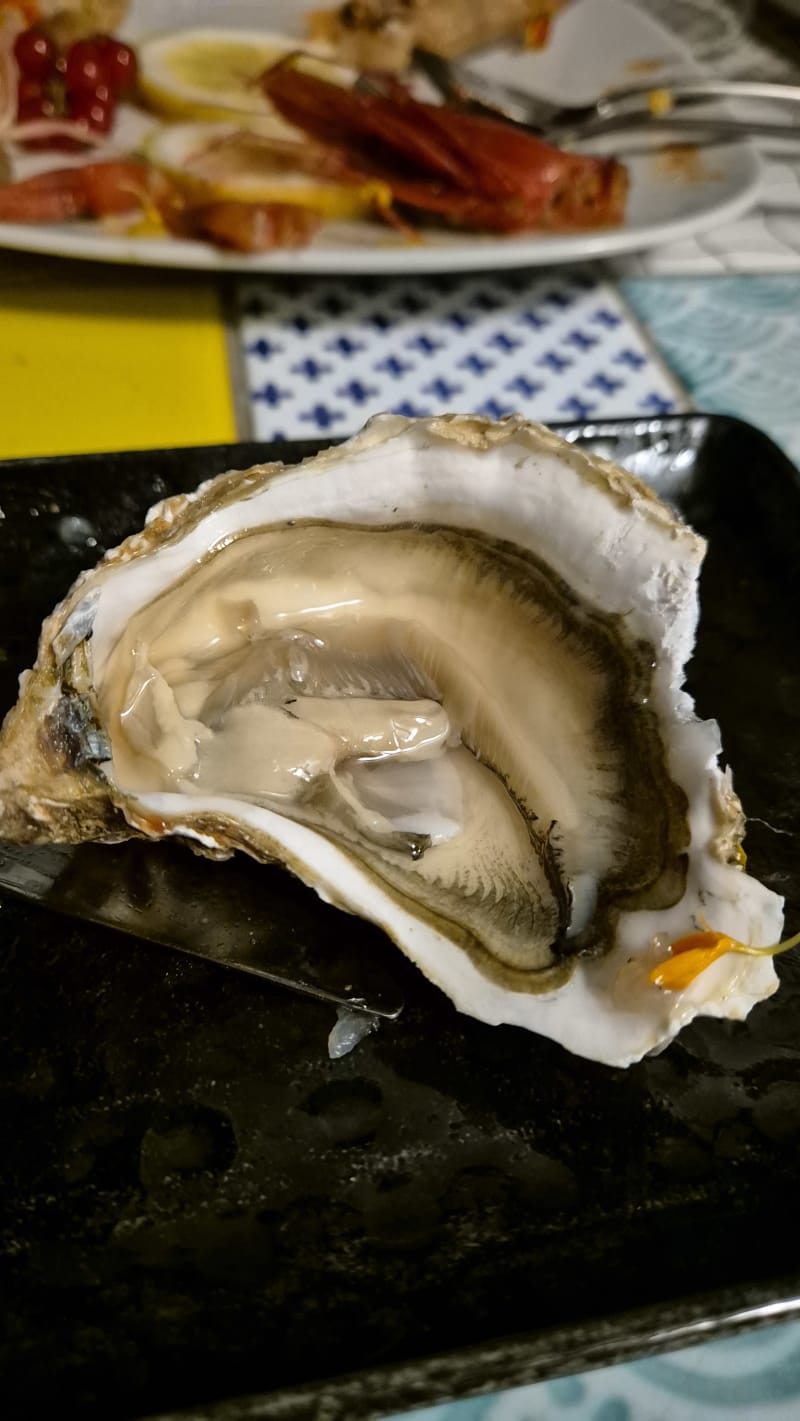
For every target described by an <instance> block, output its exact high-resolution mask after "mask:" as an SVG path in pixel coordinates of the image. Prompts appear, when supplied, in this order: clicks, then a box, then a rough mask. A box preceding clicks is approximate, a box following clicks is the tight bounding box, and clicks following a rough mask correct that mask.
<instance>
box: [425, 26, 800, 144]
mask: <svg viewBox="0 0 800 1421" xmlns="http://www.w3.org/2000/svg"><path fill="white" fill-rule="evenodd" d="M414 63H415V66H416V67H417V68H418V69H419V70H421V71H422V73H423V74H425V75H426V77H427V78H428V79H429V80H430V81H431V83H432V84H433V85H434V86H435V88H436V89H438V91H439V93H440V94H441V95H442V97H443V98H445V99H447V100H448V102H450V103H452V104H455V105H456V106H457V107H459V108H461V109H465V110H468V111H470V112H472V113H483V114H485V115H487V116H489V117H493V118H504V119H506V120H507V121H509V122H511V123H513V124H516V125H517V126H518V127H521V128H525V129H527V130H529V131H532V132H534V133H537V134H539V135H543V136H544V135H546V136H547V137H548V138H558V139H559V141H561V142H564V141H565V140H566V139H574V138H588V137H591V136H592V135H594V134H596V133H605V132H610V131H619V130H620V129H624V128H631V127H638V126H640V125H641V124H642V123H647V124H654V123H662V124H664V125H665V126H667V127H669V128H670V129H673V130H674V129H678V130H679V131H681V130H690V129H691V130H692V131H696V130H697V129H698V128H702V129H709V130H713V131H714V132H715V133H717V134H719V135H720V136H725V135H730V136H734V135H737V134H743V135H751V136H759V135H760V136H762V137H783V138H799V139H800V123H769V122H767V121H765V120H762V119H752V120H750V119H742V118H738V117H735V116H733V115H716V114H715V115H706V114H703V115H697V114H696V115H694V116H688V117H686V116H683V115H678V116H676V115H675V109H676V108H677V107H681V108H683V107H687V108H688V107H691V106H692V105H693V104H702V103H707V102H708V101H709V100H711V99H733V98H737V99H748V100H761V101H762V102H763V101H764V100H768V101H770V102H773V103H779V104H786V105H788V106H792V105H794V106H796V107H797V109H798V112H799V113H800V85H798V84H770V83H761V82H756V81H745V80H716V79H687V80H679V81H676V82H675V83H668V82H667V83H664V84H663V85H659V84H648V85H640V86H637V87H631V88H625V89H616V90H614V91H613V92H611V93H608V94H603V95H601V96H600V97H599V98H598V99H596V100H595V101H594V102H593V103H588V104H557V103H554V102H553V101H552V100H550V99H544V98H541V97H540V96H539V95H537V94H531V93H529V92H528V91H527V90H525V89H519V88H516V87H515V86H513V85H510V84H501V83H498V82H497V81H496V80H494V79H487V78H485V77H484V76H483V75H482V74H478V73H476V72H475V70H473V69H469V68H467V67H466V66H464V65H460V64H453V63H451V62H450V61H449V60H447V59H443V58H441V57H440V56H439V55H437V54H432V53H431V52H430V51H429V50H425V49H415V51H414ZM662 92H663V93H664V95H665V104H664V106H663V107H662V106H661V105H659V103H658V102H657V101H655V102H654V93H655V94H660V93H662Z"/></svg>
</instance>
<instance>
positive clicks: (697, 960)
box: [649, 929, 800, 992]
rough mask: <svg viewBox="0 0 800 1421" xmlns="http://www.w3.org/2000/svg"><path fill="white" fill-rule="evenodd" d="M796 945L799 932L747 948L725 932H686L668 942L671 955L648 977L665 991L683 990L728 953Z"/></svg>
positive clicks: (772, 952) (752, 953) (772, 953)
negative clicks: (779, 939) (782, 938)
mask: <svg viewBox="0 0 800 1421" xmlns="http://www.w3.org/2000/svg"><path fill="white" fill-rule="evenodd" d="M798 944H800V933H796V934H795V936H794V937H790V938H787V939H786V941H785V942H778V943H775V945H774V946H773V947H749V946H748V944H747V943H744V942H737V940H736V938H734V937H728V935H727V933H715V932H713V931H712V930H711V929H708V930H707V931H705V932H701V933H687V934H686V936H685V937H679V938H677V939H676V941H675V942H673V943H672V944H671V945H670V953H671V956H669V957H668V958H667V959H666V960H665V961H664V962H659V964H658V966H657V967H654V968H653V970H652V972H650V974H649V979H650V981H651V982H652V983H653V984H654V986H656V987H662V988H663V990H664V991H665V992H683V991H684V990H685V989H686V988H687V987H689V986H690V985H691V983H692V982H693V981H694V979H695V977H699V975H700V973H701V972H704V971H705V969H706V967H710V966H711V963H712V962H716V961H717V959H718V958H719V957H724V956H725V954H726V953H728V952H739V953H742V954H744V955H745V956H746V957H776V956H777V955H778V953H779V952H788V951H789V949H790V948H792V947H797V946H798Z"/></svg>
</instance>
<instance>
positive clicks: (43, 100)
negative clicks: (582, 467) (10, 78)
mask: <svg viewBox="0 0 800 1421" xmlns="http://www.w3.org/2000/svg"><path fill="white" fill-rule="evenodd" d="M55 111H56V106H55V104H54V103H53V100H52V99H51V98H48V96H47V94H46V93H45V91H44V89H43V88H42V85H41V84H37V82H36V80H35V79H21V80H20V85H19V90H18V92H17V122H18V123H31V122H33V121H34V120H35V119H37V118H53V116H54V114H55Z"/></svg>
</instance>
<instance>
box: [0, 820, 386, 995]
mask: <svg viewBox="0 0 800 1421" xmlns="http://www.w3.org/2000/svg"><path fill="white" fill-rule="evenodd" d="M0 890H3V891H5V892H7V893H10V894H13V895H14V896H15V897H17V898H23V899H25V900H26V901H28V902H30V903H36V904H38V905H40V906H41V907H43V908H46V909H49V910H52V911H55V912H58V913H63V914H66V915H67V916H68V917H71V918H78V919H82V920H83V921H86V922H91V923H99V924H100V925H102V926H104V927H108V928H113V929H114V930H115V931H117V932H123V933H127V934H128V935H129V936H133V937H137V938H139V939H141V940H143V941H145V942H149V943H157V944H159V945H161V946H164V947H169V948H173V949H176V950H177V951H179V952H187V953H190V954H191V955H192V956H194V957H202V958H205V959H206V960H207V961H209V962H214V963H217V964H218V965H219V966H222V967H231V968H234V969H236V970H238V971H241V972H249V973H252V974H253V975H254V976H256V977H263V978H265V979H266V980H267V981H269V982H272V983H275V984H277V985H279V986H282V987H288V988H290V989H291V990H293V991H296V992H301V993H302V994H304V995H306V996H311V997H318V998H321V999H322V1000H323V1001H327V1002H332V1003H334V1004H335V1005H336V1006H342V1007H349V1008H352V1009H353V1010H356V1011H364V1012H373V1013H374V1014H375V1015H376V1016H381V1017H386V1018H388V1019H390V1020H394V1019H396V1018H397V1017H398V1016H399V1015H400V1012H401V1011H402V1009H403V1006H404V1000H403V995H402V992H401V991H400V989H399V987H398V986H397V984H396V982H395V981H394V980H393V979H392V977H391V974H390V973H389V972H387V971H385V969H384V967H383V962H382V958H383V957H385V955H386V953H387V952H389V951H391V949H390V948H389V946H388V944H387V941H386V939H385V937H384V936H383V934H382V933H381V932H380V931H379V930H378V929H377V928H374V927H373V926H372V925H371V924H369V923H365V922H363V921H362V920H361V919H359V918H354V917H351V916H350V915H349V914H346V913H342V912H340V911H338V910H337V909H336V908H332V907H329V906H328V905H327V904H325V903H322V902H321V901H320V900H319V899H318V898H317V897H316V895H315V894H314V893H313V892H312V891H311V890H310V889H308V888H305V887H304V886H303V885H302V884H301V883H299V882H298V881H297V880H296V879H294V878H292V877H291V875H289V874H287V873H285V872H284V871H283V870H281V869H279V868H273V867H271V866H264V865H263V864H256V863H254V862H253V860H251V859H248V858H247V857H246V856H244V855H241V854H236V855H234V857H233V858H231V859H227V860H225V861H224V862H212V861H210V860H208V859H203V858H199V857H197V856H196V855H194V854H192V853H191V852H190V851H189V850H187V849H186V848H185V847H183V846H182V845H179V844H169V843H163V842H162V843H158V844H154V843H150V842H147V841H143V840H130V841H129V842H127V843H123V844H79V845H63V844H52V845H51V844H48V845H44V846H39V845H36V846H30V845H20V844H9V843H0Z"/></svg>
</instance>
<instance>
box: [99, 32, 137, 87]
mask: <svg viewBox="0 0 800 1421" xmlns="http://www.w3.org/2000/svg"><path fill="white" fill-rule="evenodd" d="M95 44H96V45H97V46H98V47H99V48H100V50H101V53H102V55H103V59H104V61H105V66H106V70H107V72H108V80H107V83H108V86H109V88H110V89H111V92H112V94H116V95H117V96H118V97H119V98H127V96H128V95H129V94H131V93H133V90H134V89H135V87H136V76H137V73H138V69H139V65H138V62H137V59H136V55H135V53H134V51H133V50H132V49H131V47H130V45H129V44H123V42H122V40H121V39H114V37H113V35H98V36H97V39H96V40H95Z"/></svg>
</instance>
